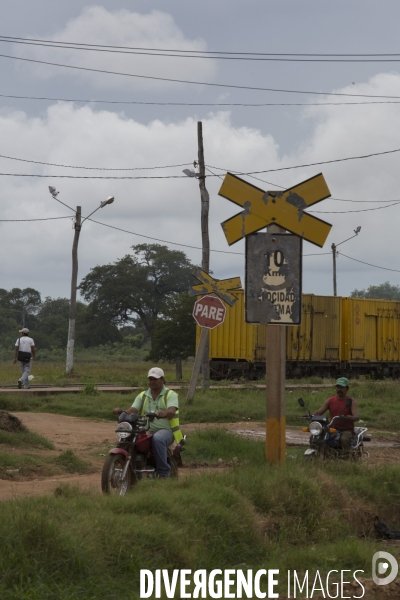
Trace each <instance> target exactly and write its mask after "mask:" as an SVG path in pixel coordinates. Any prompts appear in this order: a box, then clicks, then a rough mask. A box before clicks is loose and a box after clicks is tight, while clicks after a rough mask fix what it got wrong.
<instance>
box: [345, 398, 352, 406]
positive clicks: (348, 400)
mask: <svg viewBox="0 0 400 600" xmlns="http://www.w3.org/2000/svg"><path fill="white" fill-rule="evenodd" d="M351 404H352V399H351V398H346V408H350V406H351Z"/></svg>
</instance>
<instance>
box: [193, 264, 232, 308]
mask: <svg viewBox="0 0 400 600" xmlns="http://www.w3.org/2000/svg"><path fill="white" fill-rule="evenodd" d="M193 275H194V276H195V277H196V279H198V280H199V281H201V284H199V285H194V286H192V288H191V289H190V290H189V294H190V295H191V296H205V295H206V294H215V295H216V296H219V297H220V298H221V300H224V302H226V303H227V304H229V306H233V305H234V304H235V302H237V300H238V299H237V298H236V296H234V295H233V294H231V293H230V292H229V291H228V290H237V289H240V288H241V287H242V284H241V281H240V277H232V278H231V279H219V280H218V279H214V278H213V277H211V275H208V273H206V272H205V271H203V270H202V269H200V268H197V269H196V270H195V271H193Z"/></svg>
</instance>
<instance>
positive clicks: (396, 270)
mask: <svg viewBox="0 0 400 600" xmlns="http://www.w3.org/2000/svg"><path fill="white" fill-rule="evenodd" d="M338 254H340V256H344V257H345V258H349V259H350V260H354V261H355V262H358V263H362V264H363V265H368V266H369V267H374V268H375V269H383V270H384V271H394V272H395V273H400V271H399V270H398V269H388V268H387V267H379V266H378V265H371V263H367V262H364V261H363V260H358V259H357V258H352V257H351V256H347V255H346V254H343V253H342V252H338Z"/></svg>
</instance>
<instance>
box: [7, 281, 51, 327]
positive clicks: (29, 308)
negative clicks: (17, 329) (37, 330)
mask: <svg viewBox="0 0 400 600" xmlns="http://www.w3.org/2000/svg"><path fill="white" fill-rule="evenodd" d="M0 304H1V306H2V307H3V308H5V309H8V310H9V311H10V315H11V314H12V315H13V316H14V319H15V321H16V322H17V323H18V324H21V325H22V327H32V326H34V324H35V318H34V317H35V315H36V314H37V312H38V310H39V309H40V306H41V304H42V301H41V297H40V293H39V292H38V291H37V290H34V289H33V288H25V289H23V290H22V289H20V288H13V289H12V290H10V291H9V292H8V291H7V290H3V289H1V290H0Z"/></svg>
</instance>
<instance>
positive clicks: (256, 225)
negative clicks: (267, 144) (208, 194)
mask: <svg viewBox="0 0 400 600" xmlns="http://www.w3.org/2000/svg"><path fill="white" fill-rule="evenodd" d="M218 193H219V195H220V196H223V197H224V198H227V199H228V200H231V201H232V202H234V203H235V204H239V206H242V207H243V208H244V211H243V212H241V213H239V214H237V215H235V216H234V217H231V218H230V219H228V220H227V221H224V222H223V223H221V225H222V229H223V230H224V233H225V237H226V239H227V242H228V244H229V245H230V246H231V245H232V244H234V243H235V242H237V241H239V240H240V239H241V238H243V237H245V236H246V235H249V234H250V233H255V232H256V231H259V230H260V229H263V228H264V227H267V226H268V225H271V224H274V225H279V226H280V227H282V228H284V229H285V230H287V231H290V232H291V233H294V234H295V235H298V236H299V237H301V238H304V239H305V240H307V241H308V242H311V243H312V244H315V245H316V246H320V247H321V248H322V246H323V245H324V243H325V240H326V238H327V237H328V234H329V231H330V229H331V227H332V225H330V224H329V223H326V222H325V221H322V220H321V219H317V218H316V217H313V216H311V215H308V214H307V213H305V212H304V210H305V209H306V208H308V207H309V206H312V205H313V204H316V203H317V202H320V201H321V200H325V198H328V197H329V196H330V195H331V193H330V191H329V188H328V186H327V184H326V182H325V179H324V176H323V175H322V174H321V173H320V174H319V175H316V176H315V177H311V179H307V180H306V181H303V182H302V183H299V184H298V185H296V186H294V187H292V188H289V189H288V190H286V191H282V192H275V191H274V192H265V191H264V190H261V189H260V188H257V187H255V186H254V185H251V184H250V183H247V181H244V180H243V179H240V178H239V177H237V176H236V175H232V174H231V173H227V174H226V176H225V179H224V182H223V184H222V186H221V188H220V190H219V192H218Z"/></svg>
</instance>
